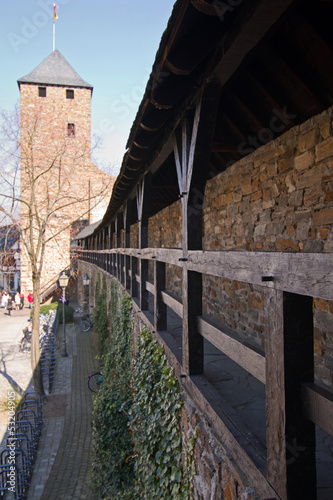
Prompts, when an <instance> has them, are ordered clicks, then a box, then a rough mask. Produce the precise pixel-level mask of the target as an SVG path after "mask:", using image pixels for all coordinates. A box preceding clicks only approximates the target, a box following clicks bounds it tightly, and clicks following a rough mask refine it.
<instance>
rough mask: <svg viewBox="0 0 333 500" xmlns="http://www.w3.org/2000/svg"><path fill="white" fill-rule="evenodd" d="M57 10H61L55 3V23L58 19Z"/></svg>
mask: <svg viewBox="0 0 333 500" xmlns="http://www.w3.org/2000/svg"><path fill="white" fill-rule="evenodd" d="M57 9H59V7H58V5H56V4H55V3H54V4H53V10H54V17H53V21H56V20H57V19H58V16H57Z"/></svg>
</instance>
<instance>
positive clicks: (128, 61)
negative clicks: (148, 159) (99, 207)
mask: <svg viewBox="0 0 333 500" xmlns="http://www.w3.org/2000/svg"><path fill="white" fill-rule="evenodd" d="M174 1H175V0H141V1H138V0H127V1H126V2H121V1H119V0H95V1H92V0H90V1H87V0H57V1H56V2H55V3H56V5H58V6H59V9H58V10H57V12H58V20H57V21H56V23H55V25H56V48H57V49H58V50H59V51H60V52H61V53H62V55H63V56H64V57H65V58H66V59H67V60H68V62H69V63H70V64H71V65H72V66H73V68H74V69H75V71H76V72H77V73H78V74H79V75H80V76H81V77H82V78H83V79H84V80H86V81H88V82H89V83H90V84H91V85H93V86H94V92H93V98H92V134H94V133H96V134H97V135H99V136H101V137H102V139H103V147H102V149H100V150H99V151H98V152H97V153H96V154H95V156H96V157H97V160H98V162H99V163H103V162H104V161H106V162H110V163H111V164H112V165H113V166H114V172H115V173H117V169H118V168H119V166H120V163H121V160H122V157H123V154H124V152H125V145H126V141H127V138H128V135H129V131H130V127H131V125H132V123H133V120H134V118H135V115H136V112H137V109H138V106H139V104H140V102H141V98H142V95H143V91H144V88H145V86H146V83H147V80H148V76H149V73H150V71H151V68H152V64H153V62H154V59H155V54H156V52H157V49H158V45H159V42H160V39H161V37H162V34H163V31H164V30H165V28H166V26H167V22H168V19H169V17H170V15H171V12H172V7H173V4H174ZM52 33H53V1H49V0H12V1H8V2H1V18H0V48H1V52H0V54H1V63H2V72H1V92H0V108H2V109H3V108H4V109H6V110H8V111H10V110H11V109H13V108H14V105H15V103H16V102H17V101H18V100H19V89H18V86H17V79H18V78H20V77H22V76H25V75H26V74H28V73H30V71H32V70H33V69H34V68H35V67H36V66H37V65H38V64H39V63H40V62H42V60H43V59H45V57H47V56H48V55H49V54H50V53H51V52H52V50H53V34H52Z"/></svg>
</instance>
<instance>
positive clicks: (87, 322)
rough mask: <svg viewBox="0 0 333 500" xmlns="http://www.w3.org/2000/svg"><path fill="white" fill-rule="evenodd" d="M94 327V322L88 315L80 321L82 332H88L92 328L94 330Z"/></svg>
mask: <svg viewBox="0 0 333 500" xmlns="http://www.w3.org/2000/svg"><path fill="white" fill-rule="evenodd" d="M93 326H94V323H93V322H92V320H91V319H90V316H89V315H88V314H86V315H85V316H83V317H82V318H81V319H80V322H79V328H80V330H81V332H88V331H89V330H90V328H92V327H93Z"/></svg>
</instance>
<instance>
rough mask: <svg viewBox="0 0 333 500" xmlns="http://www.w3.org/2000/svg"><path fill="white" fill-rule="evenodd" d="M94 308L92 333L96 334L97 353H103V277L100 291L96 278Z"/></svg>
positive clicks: (105, 321)
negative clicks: (97, 341)
mask: <svg viewBox="0 0 333 500" xmlns="http://www.w3.org/2000/svg"><path fill="white" fill-rule="evenodd" d="M95 303H96V306H95V308H94V331H95V332H96V333H97V334H98V340H99V351H100V352H102V353H103V352H105V347H106V341H107V338H108V315H107V303H106V279H105V276H103V282H102V289H101V283H100V275H99V274H98V276H97V285H96V301H95Z"/></svg>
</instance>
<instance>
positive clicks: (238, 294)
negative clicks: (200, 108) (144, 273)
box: [149, 108, 333, 386]
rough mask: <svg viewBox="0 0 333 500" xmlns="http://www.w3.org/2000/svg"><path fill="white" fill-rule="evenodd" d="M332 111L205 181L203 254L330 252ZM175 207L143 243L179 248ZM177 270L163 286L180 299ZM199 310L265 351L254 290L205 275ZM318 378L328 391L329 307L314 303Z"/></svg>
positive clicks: (332, 316)
mask: <svg viewBox="0 0 333 500" xmlns="http://www.w3.org/2000/svg"><path fill="white" fill-rule="evenodd" d="M332 112H333V108H331V109H329V110H327V111H325V112H324V113H322V114H320V115H318V116H315V117H313V118H311V119H310V120H308V121H307V122H305V123H304V124H302V125H300V126H297V127H294V128H293V129H291V130H289V131H288V132H286V133H285V134H284V135H282V136H281V137H280V138H278V139H276V140H275V141H272V142H270V143H268V144H266V145H264V146H262V147H261V148H259V149H257V150H256V151H255V152H254V153H252V154H251V155H249V156H247V157H246V158H243V159H242V160H240V161H238V162H236V163H234V164H233V165H232V166H231V167H229V169H227V170H226V171H224V172H223V173H221V174H219V175H217V176H215V177H214V178H213V179H211V180H209V181H208V182H207V186H206V190H205V198H204V200H203V201H204V205H203V221H204V223H203V249H204V250H225V251H228V250H233V251H259V252H260V251H266V252H269V251H274V252H278V251H283V252H332V251H333V230H332V224H333V134H332ZM181 220H182V216H181V202H180V201H177V202H176V203H174V204H173V205H171V206H170V207H168V208H167V209H164V210H162V211H161V212H159V213H158V214H156V215H155V216H154V217H152V218H151V219H150V220H149V234H150V240H149V245H150V246H152V247H157V246H161V247H167V248H168V247H169V248H180V247H181V243H180V242H181V234H182V227H181ZM181 283H182V280H181V269H180V268H178V267H176V266H168V269H167V289H168V290H169V291H170V292H172V293H173V294H175V295H176V296H179V297H181ZM203 296H204V299H203V313H204V314H207V315H209V316H213V317H214V319H216V320H218V321H219V322H221V324H224V325H226V326H228V327H230V328H232V329H233V330H234V331H236V332H237V333H238V334H240V335H241V336H244V337H246V341H247V342H250V343H252V344H253V345H258V346H260V347H261V348H263V349H264V347H265V328H266V324H267V317H266V313H265V294H264V289H263V288H262V287H260V286H255V285H250V284H247V283H241V282H235V281H230V280H224V279H222V278H216V277H213V276H208V275H204V276H203ZM313 315H314V336H315V339H314V345H315V367H316V368H315V371H316V379H317V381H318V382H322V383H324V384H325V385H330V386H332V384H333V380H332V372H333V371H332V368H333V326H332V325H333V303H332V302H329V301H324V300H314V307H313Z"/></svg>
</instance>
